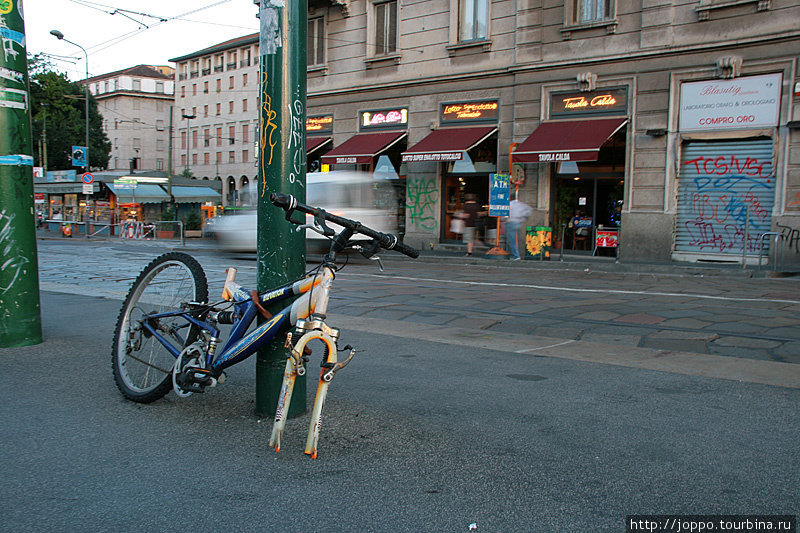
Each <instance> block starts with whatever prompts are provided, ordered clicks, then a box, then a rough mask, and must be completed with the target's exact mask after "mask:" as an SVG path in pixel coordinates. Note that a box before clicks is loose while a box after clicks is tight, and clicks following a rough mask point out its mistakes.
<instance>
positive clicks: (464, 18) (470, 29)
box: [458, 0, 489, 42]
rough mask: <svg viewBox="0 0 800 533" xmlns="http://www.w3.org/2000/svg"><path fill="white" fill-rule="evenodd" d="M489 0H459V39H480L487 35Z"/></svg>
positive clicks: (462, 40)
mask: <svg viewBox="0 0 800 533" xmlns="http://www.w3.org/2000/svg"><path fill="white" fill-rule="evenodd" d="M488 22H489V0H459V3H458V40H459V41H460V42H465V41H479V40H484V39H486V37H487V31H486V29H487V27H488Z"/></svg>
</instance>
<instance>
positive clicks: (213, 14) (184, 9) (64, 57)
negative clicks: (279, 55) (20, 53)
mask: <svg viewBox="0 0 800 533" xmlns="http://www.w3.org/2000/svg"><path fill="white" fill-rule="evenodd" d="M15 1H20V0H15ZM23 11H24V15H25V35H26V43H27V50H28V53H30V54H36V53H40V52H43V53H46V54H49V55H51V56H53V57H51V62H52V64H53V66H54V67H55V68H56V69H57V70H59V71H60V72H64V73H66V74H67V76H69V78H70V79H72V80H80V79H83V78H84V77H85V72H86V62H85V56H84V54H83V52H82V51H81V50H80V49H79V48H78V47H76V46H73V45H71V44H69V43H66V42H64V41H59V40H58V39H57V38H56V37H54V36H52V35H50V31H51V30H58V31H60V32H61V33H62V34H64V38H65V39H69V40H70V41H72V42H74V43H77V44H79V45H80V46H82V47H83V48H85V49H86V51H87V53H88V57H89V76H90V77H91V76H97V75H100V74H105V73H108V72H113V71H116V70H121V69H125V68H129V67H133V66H135V65H139V64H145V65H170V66H174V65H172V64H171V63H170V62H169V60H170V59H171V58H174V57H179V56H182V55H185V54H187V53H190V52H194V51H196V50H201V49H203V48H206V47H208V46H211V45H213V44H216V43H220V42H223V41H226V40H228V39H233V38H235V37H241V36H242V35H248V34H250V33H255V32H257V31H258V19H257V18H256V13H258V6H257V5H255V4H254V3H253V0H99V1H88V0H24V3H23ZM112 13H113V14H112Z"/></svg>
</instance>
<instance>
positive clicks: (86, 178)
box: [81, 172, 94, 183]
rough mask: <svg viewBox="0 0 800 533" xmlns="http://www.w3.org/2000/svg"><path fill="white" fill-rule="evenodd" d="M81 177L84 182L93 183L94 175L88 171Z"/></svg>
mask: <svg viewBox="0 0 800 533" xmlns="http://www.w3.org/2000/svg"><path fill="white" fill-rule="evenodd" d="M81 179H82V180H83V182H84V183H92V182H93V181H94V176H92V175H91V174H89V173H88V172H87V173H85V174H84V175H82V176H81Z"/></svg>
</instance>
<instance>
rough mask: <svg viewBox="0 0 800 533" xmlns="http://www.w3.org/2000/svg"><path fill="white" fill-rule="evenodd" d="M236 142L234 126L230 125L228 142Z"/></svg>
mask: <svg viewBox="0 0 800 533" xmlns="http://www.w3.org/2000/svg"><path fill="white" fill-rule="evenodd" d="M235 142H236V126H231V127H229V128H228V144H234V143H235Z"/></svg>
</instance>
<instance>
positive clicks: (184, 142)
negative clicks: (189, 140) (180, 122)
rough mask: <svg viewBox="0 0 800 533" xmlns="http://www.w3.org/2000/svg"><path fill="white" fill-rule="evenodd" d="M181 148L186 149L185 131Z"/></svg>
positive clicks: (182, 135) (182, 134) (182, 133)
mask: <svg viewBox="0 0 800 533" xmlns="http://www.w3.org/2000/svg"><path fill="white" fill-rule="evenodd" d="M181 148H182V149H185V148H186V132H185V131H182V132H181Z"/></svg>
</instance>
